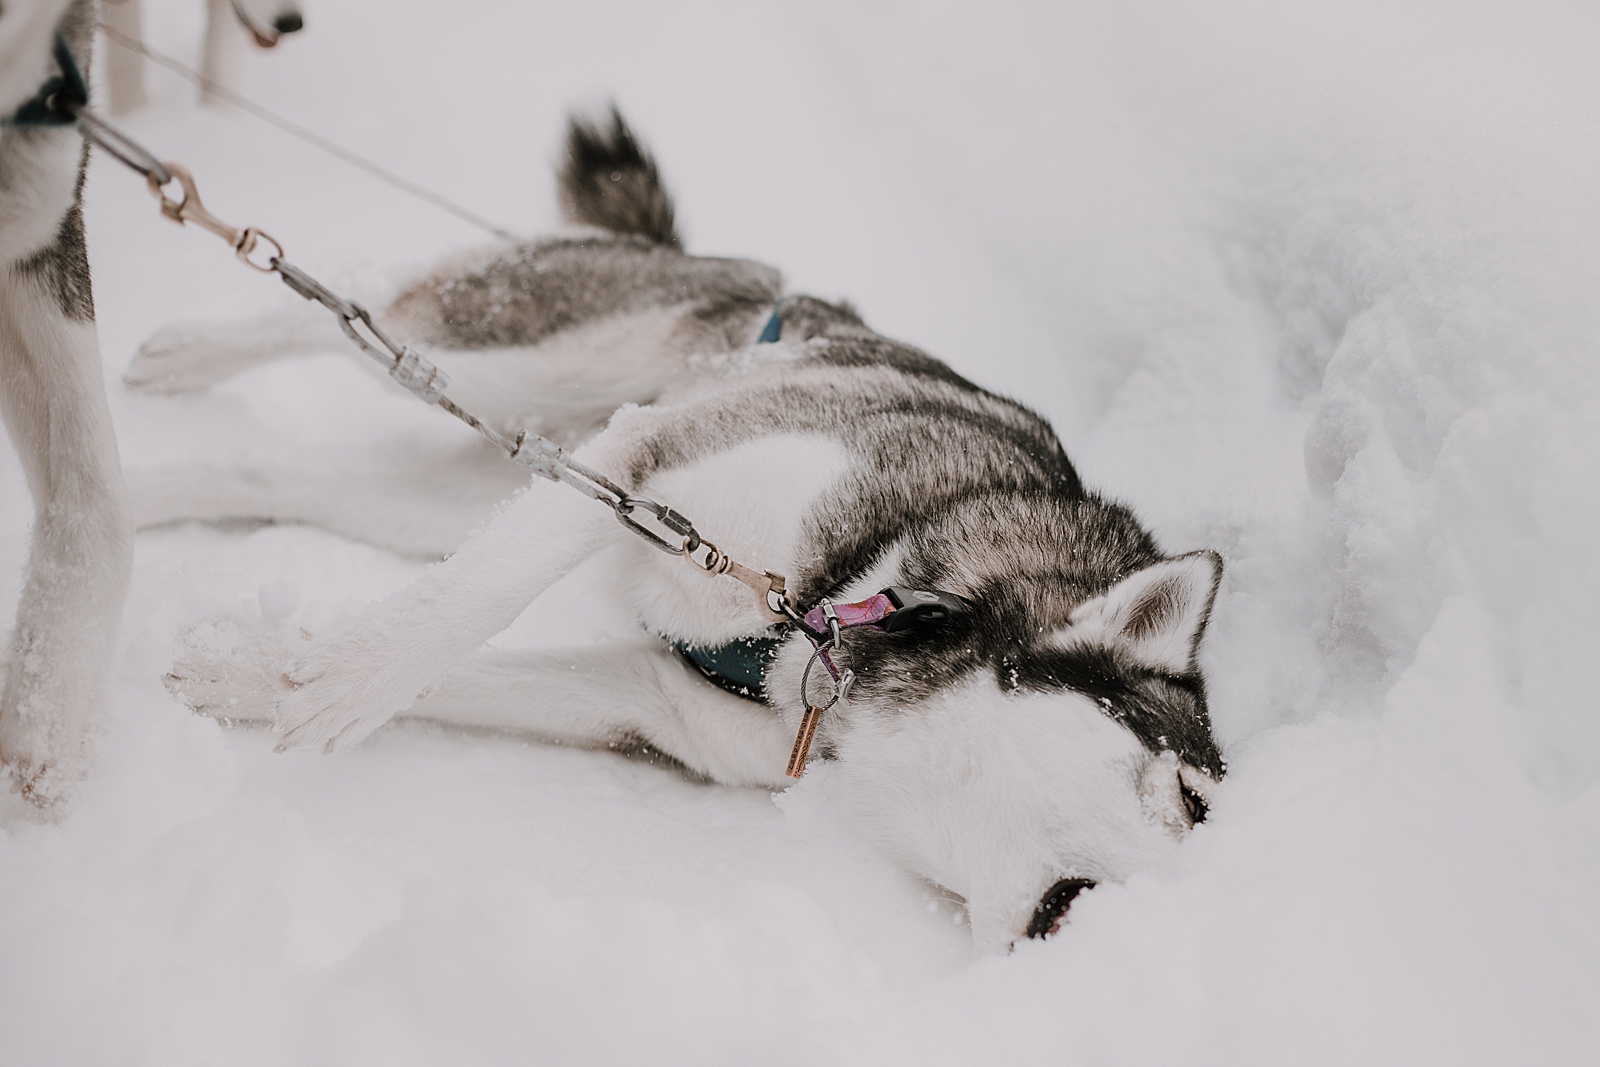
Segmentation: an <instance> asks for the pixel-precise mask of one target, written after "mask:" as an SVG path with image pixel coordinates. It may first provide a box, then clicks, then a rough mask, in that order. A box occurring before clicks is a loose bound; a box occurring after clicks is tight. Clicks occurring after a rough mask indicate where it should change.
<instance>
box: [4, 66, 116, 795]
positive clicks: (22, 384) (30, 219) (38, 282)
mask: <svg viewBox="0 0 1600 1067" xmlns="http://www.w3.org/2000/svg"><path fill="white" fill-rule="evenodd" d="M83 51H86V50H83ZM83 51H81V52H80V54H83ZM6 138H7V139H6V142H5V144H4V146H3V151H0V195H3V197H4V201H3V203H4V208H5V212H4V217H3V218H0V248H3V249H4V251H5V253H6V254H5V256H4V258H3V259H0V264H3V265H0V275H3V276H0V412H3V414H4V416H5V423H6V429H7V430H8V431H9V432H10V435H11V439H12V441H13V443H14V444H15V445H16V449H17V453H18V455H19V456H20V457H21V460H22V467H23V470H24V472H25V473H26V475H27V479H28V487H29V489H30V490H31V491H32V493H33V500H34V525H33V540H32V544H31V546H30V549H29V558H28V573H27V578H26V580H25V583H24V586H23V590H22V599H21V602H20V604H19V607H18V611H17V628H16V631H15V633H14V634H13V636H12V643H11V648H10V650H9V653H10V666H9V669H8V670H7V672H6V677H5V684H4V689H3V692H0V760H3V761H4V762H5V763H6V764H7V765H9V766H10V767H11V770H12V773H13V774H14V775H15V776H16V778H17V780H18V781H19V783H20V785H21V788H22V790H23V791H24V792H25V793H27V794H28V795H29V796H30V797H32V798H33V799H35V800H37V801H39V802H49V801H51V800H54V799H57V798H59V797H60V795H61V793H62V791H63V789H64V788H65V787H66V786H67V785H69V784H70V783H71V781H72V780H73V779H74V778H76V777H78V776H79V775H81V774H82V773H83V770H84V768H85V765H86V758H87V748H88V743H89V740H90V735H91V734H92V732H93V726H94V722H95V719H96V718H97V716H98V715H99V712H100V708H101V704H102V702H103V699H104V688H105V682H106V675H107V672H108V665H109V663H110V659H111V653H112V650H113V646H114V645H115V643H116V636H117V626H118V623H119V622H120V620H121V616H122V602H123V596H124V594H125V593H126V591H127V586H128V577H129V573H130V571H131V569H132V564H133V528H132V526H131V524H130V523H129V521H128V508H127V500H126V496H125V494H124V491H123V486H122V469H121V466H120V464H119V462H118V459H117V443H116V438H115V437H114V436H113V434H112V429H111V413H110V409H109V408H108V406H107V404H106V395H105V386H104V383H103V381H102V378H101V370H100V350H99V343H98V340H97V337H96V333H95V326H94V302H93V299H92V297H91V294H90V288H89V261H88V257H87V255H86V253H85V250H84V238H83V213H82V201H81V189H82V169H81V165H82V160H83V158H84V157H85V151H84V149H83V146H82V145H81V143H80V142H79V139H78V135H77V134H76V132H74V131H71V130H19V131H9V132H8V133H7V135H6ZM75 168H76V169H77V170H78V177H77V179H76V185H75V180H74V177H73V170H74V169H75ZM75 189H76V190H77V191H76V192H75V191H74V190H75ZM41 220H42V222H43V224H44V225H45V226H47V227H50V228H52V229H53V230H54V239H53V240H52V239H50V237H49V236H48V234H49V232H50V231H49V230H46V231H45V233H44V234H43V235H39V237H38V238H37V239H33V240H30V239H29V238H30V233H29V230H30V227H32V228H35V229H36V228H37V227H38V226H39V225H40V221H41Z"/></svg>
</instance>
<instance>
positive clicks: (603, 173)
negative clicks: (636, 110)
mask: <svg viewBox="0 0 1600 1067" xmlns="http://www.w3.org/2000/svg"><path fill="white" fill-rule="evenodd" d="M610 110H611V114H610V117H609V121H608V120H607V119H605V118H600V119H586V118H580V117H578V116H576V115H574V116H573V117H572V118H571V119H569V120H568V123H567V158H566V160H565V161H564V162H563V163H562V165H561V172H560V175H559V185H560V188H561V209H562V211H563V212H564V213H565V214H566V216H567V219H568V220H569V221H571V222H575V223H580V224H582V225H586V226H598V227H600V228H601V229H604V230H611V231H613V232H614V233H632V234H638V235H639V236H641V237H648V238H650V239H651V240H652V241H657V242H659V243H661V244H664V245H666V246H668V247H669V248H681V247H682V244H681V242H680V241H679V240H678V231H677V227H676V225H675V223H674V220H673V212H672V197H670V196H668V195H667V190H666V188H665V187H664V186H662V184H661V175H660V173H659V172H657V170H656V161H655V160H654V159H653V158H651V156H650V151H649V150H648V149H647V148H645V147H644V145H642V144H640V143H639V139H638V138H637V137H635V136H634V135H633V131H632V130H630V129H629V128H628V124H627V123H626V122H623V121H622V115H621V113H620V112H618V111H617V109H616V107H614V106H613V107H612V108H611V109H610Z"/></svg>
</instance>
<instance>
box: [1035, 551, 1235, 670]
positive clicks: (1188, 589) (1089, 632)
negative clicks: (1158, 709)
mask: <svg viewBox="0 0 1600 1067" xmlns="http://www.w3.org/2000/svg"><path fill="white" fill-rule="evenodd" d="M1221 581H1222V557H1221V556H1219V555H1217V554H1216V553H1215V552H1212V551H1210V550H1204V551H1200V552H1190V553H1189V554H1188V555H1184V556H1178V557H1177V558H1176V559H1167V560H1162V561H1161V562H1160V563H1156V564H1152V565H1151V566H1149V567H1146V568H1145V569H1144V570H1142V571H1137V572H1135V573H1134V574H1131V575H1129V576H1128V577H1127V578H1124V579H1123V580H1122V581H1120V582H1118V583H1117V584H1116V585H1114V586H1112V587H1111V588H1110V589H1108V590H1107V591H1106V592H1105V593H1104V595H1102V596H1097V597H1095V598H1094V599H1093V600H1090V601H1088V602H1087V603H1085V604H1081V605H1079V607H1078V608H1077V610H1075V611H1074V612H1073V613H1072V625H1071V626H1070V628H1069V629H1068V630H1067V631H1066V632H1065V633H1064V634H1062V635H1061V636H1062V638H1063V639H1065V640H1066V641H1068V642H1073V643H1077V642H1080V641H1085V640H1094V641H1098V642H1101V643H1103V644H1106V645H1112V646H1116V647H1117V648H1119V649H1121V650H1123V651H1124V652H1127V653H1128V654H1129V655H1130V656H1132V658H1133V659H1134V660H1135V662H1138V663H1141V664H1143V665H1144V666H1146V667H1151V668H1154V669H1156V670H1163V671H1171V672H1172V673H1173V674H1186V673H1188V672H1189V671H1192V670H1193V669H1194V656H1195V650H1196V649H1198V648H1199V647H1200V636H1201V634H1203V633H1205V629H1206V620H1207V619H1208V618H1210V616H1211V604H1212V601H1214V600H1215V599H1216V597H1217V584H1218V583H1219V582H1221Z"/></svg>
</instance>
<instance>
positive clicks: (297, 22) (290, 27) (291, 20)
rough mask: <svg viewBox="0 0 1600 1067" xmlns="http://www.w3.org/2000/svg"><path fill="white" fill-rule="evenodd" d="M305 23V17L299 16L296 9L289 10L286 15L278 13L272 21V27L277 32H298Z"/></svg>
mask: <svg viewBox="0 0 1600 1067" xmlns="http://www.w3.org/2000/svg"><path fill="white" fill-rule="evenodd" d="M305 24H306V21H305V19H303V18H301V17H300V13H299V12H298V11H291V12H289V13H288V14H287V15H279V16H278V17H277V19H276V20H275V21H274V22H273V23H272V28H273V29H275V30H277V31H278V32H279V33H299V32H300V31H301V30H302V29H304V28H305Z"/></svg>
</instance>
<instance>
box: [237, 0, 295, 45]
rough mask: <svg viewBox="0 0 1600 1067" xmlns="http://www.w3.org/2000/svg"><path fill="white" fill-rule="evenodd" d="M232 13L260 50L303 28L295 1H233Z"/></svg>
mask: <svg viewBox="0 0 1600 1067" xmlns="http://www.w3.org/2000/svg"><path fill="white" fill-rule="evenodd" d="M233 13H234V14H235V15H237V16H238V17H239V22H240V23H241V24H242V25H243V26H244V28H245V29H246V30H249V31H250V36H251V37H253V38H255V42H256V44H258V45H260V46H261V47H262V48H271V47H272V46H274V45H276V44H277V43H278V38H280V37H282V36H283V35H284V34H286V33H297V32H299V31H300V29H301V28H303V27H304V26H305V19H303V18H302V17H301V15H300V5H299V4H297V3H296V2H295V0H233Z"/></svg>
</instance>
